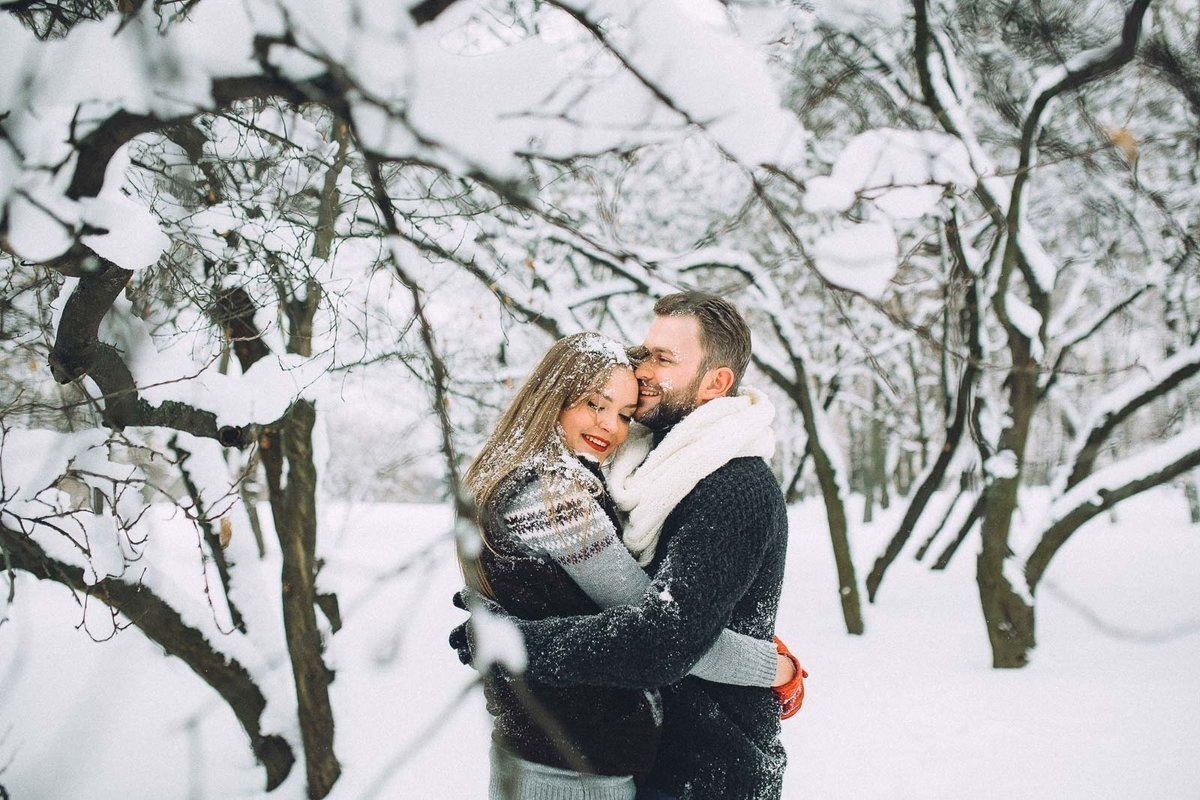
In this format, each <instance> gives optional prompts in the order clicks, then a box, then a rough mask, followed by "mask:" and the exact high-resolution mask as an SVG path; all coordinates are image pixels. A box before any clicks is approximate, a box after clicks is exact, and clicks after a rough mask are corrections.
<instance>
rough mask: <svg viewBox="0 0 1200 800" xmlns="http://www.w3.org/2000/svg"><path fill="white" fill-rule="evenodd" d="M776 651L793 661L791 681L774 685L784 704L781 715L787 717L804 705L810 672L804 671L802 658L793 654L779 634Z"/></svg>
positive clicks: (776, 639) (780, 700)
mask: <svg viewBox="0 0 1200 800" xmlns="http://www.w3.org/2000/svg"><path fill="white" fill-rule="evenodd" d="M775 651H776V652H777V653H778V654H779V655H780V656H781V657H782V658H784V659H787V660H788V661H790V662H792V668H793V670H794V674H793V675H792V679H791V680H790V681H788V682H787V683H784V684H782V685H781V686H776V687H774V690H775V696H776V697H778V698H779V702H780V704H781V705H782V706H783V710H782V712H781V713H780V715H779V716H780V717H781V718H782V719H787V718H788V717H791V716H792V715H793V714H795V713H796V712H797V711H799V710H800V706H802V705H804V679H805V678H807V677H808V673H807V672H805V671H804V667H802V666H800V659H798V658H796V657H795V656H794V655H792V651H791V650H788V647H787V645H786V644H784V643H783V640H782V639H780V638H779V637H778V636H776V637H775Z"/></svg>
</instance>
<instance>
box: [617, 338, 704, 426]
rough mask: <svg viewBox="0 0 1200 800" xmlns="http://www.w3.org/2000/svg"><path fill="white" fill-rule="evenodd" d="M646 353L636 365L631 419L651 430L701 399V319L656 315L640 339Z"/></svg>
mask: <svg viewBox="0 0 1200 800" xmlns="http://www.w3.org/2000/svg"><path fill="white" fill-rule="evenodd" d="M643 345H644V346H645V348H646V350H648V351H649V355H648V356H647V358H646V360H645V361H643V362H642V363H641V364H640V365H638V368H637V370H636V371H635V372H634V375H635V376H636V377H637V381H638V403H637V411H636V412H634V419H636V420H637V421H638V422H640V423H642V424H643V425H645V426H646V427H648V428H650V429H651V430H655V431H659V430H666V429H667V428H669V427H671V426H672V425H674V424H675V423H677V422H679V421H680V420H681V419H683V418H684V417H686V416H687V415H688V414H689V413H691V412H692V411H693V410H694V409H695V408H696V406H698V405H700V403H701V402H702V401H701V400H700V399H699V397H698V394H699V390H700V382H701V380H702V379H703V377H704V376H703V375H702V374H701V373H700V364H701V362H703V361H704V355H705V354H704V347H703V346H702V345H701V344H700V322H699V321H698V320H697V319H696V318H695V317H655V318H654V322H653V323H651V325H650V330H649V331H648V332H647V333H646V339H645V341H644V342H643Z"/></svg>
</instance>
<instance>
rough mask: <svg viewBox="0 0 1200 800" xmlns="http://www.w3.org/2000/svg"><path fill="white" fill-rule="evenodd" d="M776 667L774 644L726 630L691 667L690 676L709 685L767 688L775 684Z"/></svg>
mask: <svg viewBox="0 0 1200 800" xmlns="http://www.w3.org/2000/svg"><path fill="white" fill-rule="evenodd" d="M777 663H778V659H777V658H776V650H775V643H774V642H768V641H764V640H762V639H755V638H754V637H753V636H747V635H745V634H743V633H737V632H735V631H731V630H729V629H728V628H726V629H725V630H723V631H721V635H720V636H719V637H717V641H716V642H714V643H713V646H712V647H710V648H709V649H708V652H707V653H705V654H704V655H703V656H701V657H700V660H699V661H697V662H696V666H694V667H692V669H691V673H690V674H692V675H695V676H696V677H697V678H703V679H704V680H706V681H712V682H713V683H729V684H733V685H734V686H770V685H771V684H772V683H774V682H775V668H776V665H777Z"/></svg>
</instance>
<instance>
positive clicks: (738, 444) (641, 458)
mask: <svg viewBox="0 0 1200 800" xmlns="http://www.w3.org/2000/svg"><path fill="white" fill-rule="evenodd" d="M774 418H775V407H774V406H772V405H771V401H770V400H768V399H767V396H766V395H764V394H763V393H762V392H760V391H758V390H757V389H751V388H750V387H743V388H742V390H741V391H740V392H738V394H737V396H736V397H718V398H716V399H715V400H709V401H708V402H707V403H704V404H703V405H701V406H700V407H699V408H697V409H696V410H695V411H692V412H691V413H690V414H688V415H687V416H686V417H684V418H683V419H682V420H681V421H680V422H679V423H678V424H677V425H676V426H675V427H673V428H672V429H671V430H670V431H669V432H668V433H667V435H666V436H664V437H663V440H662V441H661V442H659V444H658V447H654V442H653V435H652V434H651V432H650V429H649V428H646V427H644V426H642V425H635V426H633V427H632V428H631V429H630V431H629V438H628V439H626V440H625V444H623V445H622V446H621V448H620V449H619V450H617V452H616V453H615V454H614V455H613V458H612V461H611V462H610V463H609V464H608V466H607V467H606V470H605V471H606V473H607V474H606V477H607V481H608V489H609V492H611V494H612V498H613V500H614V501H615V502H616V504H617V507H618V508H620V509H621V510H622V511H624V512H626V513H627V514H628V517H627V519H626V521H625V532H624V533H623V534H622V538H623V539H624V541H625V546H626V547H627V548H629V552H631V553H633V556H634V558H636V559H637V562H638V563H639V564H641V565H642V566H643V567H644V566H646V565H647V564H649V563H650V562H651V561H652V560H653V559H654V550H655V548H656V547H657V546H658V537H659V535H660V534H661V533H662V526H663V522H665V521H666V519H667V515H669V514H670V513H671V511H673V510H674V509H675V506H677V505H679V503H680V501H682V500H683V498H685V497H687V496H688V494H689V493H690V492H691V491H692V489H694V488H695V487H696V484H697V483H699V482H700V481H701V480H703V479H704V478H706V477H708V476H709V475H711V474H712V473H713V472H715V471H716V470H717V469H718V468H720V467H722V466H724V465H725V464H727V463H728V462H729V461H731V460H732V459H735V458H741V457H744V456H759V457H761V458H764V459H768V458H770V457H771V454H772V453H774V452H775V433H774V431H773V430H772V429H771V421H772V420H773V419H774Z"/></svg>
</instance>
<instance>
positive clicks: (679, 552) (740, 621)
mask: <svg viewBox="0 0 1200 800" xmlns="http://www.w3.org/2000/svg"><path fill="white" fill-rule="evenodd" d="M786 546H787V517H786V512H785V507H784V502H783V496H782V493H781V492H780V490H779V485H778V484H777V483H776V481H775V477H774V475H773V474H772V473H771V471H770V468H769V467H768V466H767V465H766V463H765V462H764V461H763V460H762V459H761V458H735V459H733V460H731V461H729V462H728V463H726V464H724V465H723V466H721V467H719V468H718V469H716V470H714V471H713V472H712V473H711V474H709V475H708V476H707V477H705V478H704V479H703V480H701V481H700V482H699V483H697V484H696V486H695V488H694V489H693V490H692V491H691V492H690V493H689V494H688V495H687V496H686V497H685V498H684V499H683V500H682V501H681V502H680V503H679V504H678V505H677V506H676V507H675V509H674V510H673V511H672V512H671V514H670V515H669V516H668V517H667V519H666V520H665V522H664V524H663V526H662V534H661V537H660V539H659V541H658V547H657V551H656V553H657V554H656V556H655V558H654V560H653V561H652V562H651V564H650V566H649V571H650V574H651V579H652V580H651V584H650V586H649V588H648V589H647V591H646V592H645V593H644V594H643V595H642V598H641V601H640V602H639V603H638V604H637V605H633V606H631V605H622V606H613V607H611V608H607V609H605V610H604V611H603V612H601V613H599V614H594V615H589V616H575V617H556V618H548V619H542V620H535V621H530V620H520V621H517V625H518V627H520V629H521V631H522V633H523V634H524V637H525V644H526V649H527V651H528V653H529V664H528V669H527V675H528V676H529V677H530V678H531V679H532V680H537V681H541V682H544V683H546V684H550V685H564V686H565V685H590V686H610V687H620V686H624V687H649V686H663V687H664V688H663V689H662V698H663V708H664V728H663V736H662V741H661V743H660V749H659V755H658V759H657V761H656V763H655V767H654V771H653V773H652V777H651V782H652V785H654V786H655V787H656V788H660V789H662V790H664V791H666V792H668V793H669V794H673V795H675V796H677V797H679V798H680V799H681V800H726V799H727V798H737V799H738V800H777V799H778V798H779V796H780V792H781V790H782V788H781V787H782V777H783V769H784V766H785V764H786V754H785V753H784V750H783V747H782V744H781V743H780V741H779V702H778V700H777V699H776V698H775V696H774V693H773V692H771V691H770V690H768V689H761V688H757V687H744V686H732V685H727V684H720V683H712V682H709V681H704V680H699V679H697V678H696V677H694V676H692V677H689V676H688V675H687V671H688V668H689V666H690V665H691V664H693V663H695V661H696V660H697V659H698V658H699V657H700V655H701V654H702V653H703V652H704V651H705V650H706V649H707V648H708V646H709V645H710V644H711V643H712V642H713V641H714V640H715V639H716V638H717V637H718V635H719V634H720V630H721V629H722V628H723V627H726V626H728V627H730V628H733V629H734V630H737V631H740V632H742V633H745V634H748V635H750V636H753V637H755V638H759V639H770V638H771V637H772V636H773V634H774V627H775V615H776V612H777V610H778V605H779V594H780V589H781V586H782V581H783V564H784V556H785V551H786ZM649 653H652V654H654V655H653V657H648V656H647V654H649Z"/></svg>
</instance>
